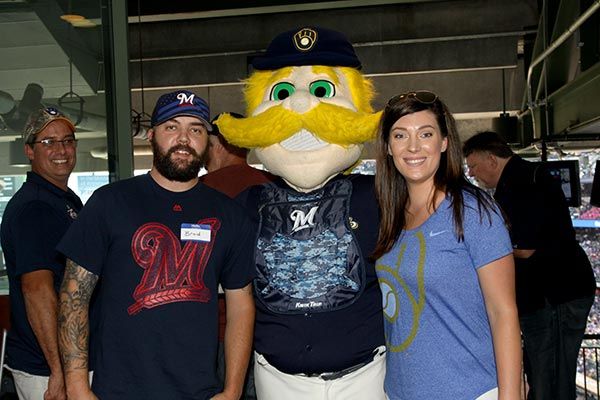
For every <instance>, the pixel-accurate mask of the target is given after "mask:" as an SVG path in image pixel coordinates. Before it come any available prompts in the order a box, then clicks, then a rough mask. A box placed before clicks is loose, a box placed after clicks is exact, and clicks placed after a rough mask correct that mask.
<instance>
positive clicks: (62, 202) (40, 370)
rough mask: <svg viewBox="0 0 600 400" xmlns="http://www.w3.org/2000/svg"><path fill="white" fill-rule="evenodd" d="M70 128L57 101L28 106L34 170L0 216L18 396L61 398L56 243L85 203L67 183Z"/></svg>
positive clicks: (71, 161) (61, 265)
mask: <svg viewBox="0 0 600 400" xmlns="http://www.w3.org/2000/svg"><path fill="white" fill-rule="evenodd" d="M74 132H75V126H74V125H73V123H72V122H71V121H70V120H69V119H68V118H67V117H65V116H64V115H63V114H61V113H60V112H59V111H58V110H56V109H54V108H45V109H39V110H37V111H35V112H34V113H32V115H31V116H30V117H29V120H28V121H27V123H26V125H25V129H24V132H23V140H24V141H25V154H26V155H27V157H28V158H29V160H30V162H31V172H28V173H27V181H26V182H25V184H24V185H23V186H22V187H21V189H19V191H18V192H17V193H16V194H15V195H14V196H13V198H12V199H11V200H10V201H9V203H8V205H7V207H6V210H5V211H4V216H3V218H2V229H1V232H2V233H1V237H2V250H3V251H4V257H5V260H6V269H7V272H8V278H9V285H10V303H11V330H10V332H9V334H8V339H7V365H8V367H9V369H10V370H11V371H12V373H13V377H14V380H15V386H16V389H17V393H18V395H19V398H20V399H22V400H29V399H35V400H37V399H41V398H44V399H45V400H54V399H65V398H66V397H65V385H64V379H63V371H62V368H61V364H60V359H59V355H58V339H57V333H56V330H57V328H56V315H57V310H58V295H57V293H58V290H59V287H60V283H61V281H62V277H63V273H64V269H65V257H64V256H62V255H61V254H59V253H58V252H57V251H56V250H55V247H56V245H57V244H58V242H59V240H60V238H61V237H62V236H63V234H64V233H65V231H66V230H67V228H68V227H69V226H70V225H71V222H72V221H73V219H75V218H76V217H77V213H78V212H79V211H80V210H81V207H82V204H81V200H80V199H79V197H77V195H76V194H75V193H73V191H72V190H71V189H69V188H68V187H67V182H68V180H69V176H70V175H71V171H73V168H74V167H75V161H76V145H77V140H76V139H75V135H74Z"/></svg>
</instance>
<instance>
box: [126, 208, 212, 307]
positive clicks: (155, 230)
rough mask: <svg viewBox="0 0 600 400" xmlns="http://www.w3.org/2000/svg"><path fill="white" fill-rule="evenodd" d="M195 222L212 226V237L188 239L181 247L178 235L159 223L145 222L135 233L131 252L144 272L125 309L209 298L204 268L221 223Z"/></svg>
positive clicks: (207, 299)
mask: <svg viewBox="0 0 600 400" xmlns="http://www.w3.org/2000/svg"><path fill="white" fill-rule="evenodd" d="M198 224H202V225H209V226H210V227H211V233H212V234H211V236H212V238H211V240H210V241H209V242H199V241H188V242H186V243H185V245H184V246H183V248H182V247H181V242H180V241H179V239H178V238H177V236H176V235H175V234H173V232H172V231H171V230H170V229H169V228H167V227H166V226H164V225H162V224H159V223H154V222H152V223H147V224H144V225H142V226H141V227H140V228H139V229H138V230H137V231H136V232H135V233H134V235H133V239H132V240H131V253H132V255H133V258H134V260H135V262H136V263H137V264H138V265H139V266H140V267H142V268H143V269H144V270H145V271H144V275H143V276H142V279H141V281H140V283H139V285H138V286H137V287H136V288H135V292H134V293H133V298H134V299H135V303H134V304H132V305H131V306H129V308H128V309H127V312H128V313H129V315H134V314H137V313H138V312H140V311H141V310H142V309H143V308H154V307H158V306H161V305H163V304H168V303H174V302H177V301H197V302H202V303H206V302H208V301H209V300H210V289H209V288H207V287H206V286H205V285H204V270H205V268H206V264H207V262H208V259H209V257H210V254H211V252H212V247H213V243H214V238H215V236H216V234H217V232H218V230H219V228H220V226H221V223H220V222H219V221H218V220H217V219H215V218H208V219H204V220H201V221H198Z"/></svg>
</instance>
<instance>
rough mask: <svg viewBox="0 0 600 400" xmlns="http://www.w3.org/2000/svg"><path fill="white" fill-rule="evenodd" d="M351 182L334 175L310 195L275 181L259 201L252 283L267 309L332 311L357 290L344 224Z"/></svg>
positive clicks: (353, 251)
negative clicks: (330, 180) (332, 179)
mask: <svg viewBox="0 0 600 400" xmlns="http://www.w3.org/2000/svg"><path fill="white" fill-rule="evenodd" d="M351 193H352V183H351V182H350V181H348V180H338V181H334V182H331V183H329V184H327V185H326V186H325V187H324V188H323V189H321V190H318V191H316V192H312V193H310V194H299V193H297V192H291V191H290V190H287V189H282V188H279V187H277V186H275V185H268V186H266V187H265V188H264V190H263V192H262V195H261V201H260V204H261V206H260V234H259V238H258V244H257V250H258V251H257V253H256V264H257V268H258V278H257V280H256V282H255V283H256V284H255V288H256V293H257V296H258V299H259V300H260V301H261V302H262V303H263V304H264V305H265V306H266V307H267V308H268V309H270V310H271V311H273V312H278V313H286V314H295V313H306V312H322V311H332V310H336V309H339V308H343V307H345V306H348V305H350V304H352V303H353V302H354V300H355V299H356V298H357V297H358V296H359V295H360V293H361V292H362V290H363V286H364V280H365V270H364V263H363V261H362V255H361V253H360V249H359V246H358V244H357V242H356V238H355V236H354V234H353V233H352V231H351V229H350V222H349V217H350V215H349V208H350V196H351Z"/></svg>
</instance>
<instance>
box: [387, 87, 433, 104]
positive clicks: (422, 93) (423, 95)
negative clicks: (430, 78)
mask: <svg viewBox="0 0 600 400" xmlns="http://www.w3.org/2000/svg"><path fill="white" fill-rule="evenodd" d="M410 98H413V99H416V100H417V101H418V102H420V103H423V104H433V103H435V101H436V100H437V99H438V96H437V94H435V93H433V92H430V91H428V90H418V91H416V92H406V93H402V94H398V95H396V96H394V97H392V98H391V99H390V101H388V103H387V105H388V106H393V105H394V104H396V103H398V102H400V101H404V100H406V99H410Z"/></svg>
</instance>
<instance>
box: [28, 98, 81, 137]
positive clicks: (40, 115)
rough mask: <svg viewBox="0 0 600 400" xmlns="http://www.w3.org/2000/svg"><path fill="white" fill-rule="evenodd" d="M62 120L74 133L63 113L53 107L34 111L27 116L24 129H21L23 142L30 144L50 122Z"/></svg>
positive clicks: (71, 123) (73, 127)
mask: <svg viewBox="0 0 600 400" xmlns="http://www.w3.org/2000/svg"><path fill="white" fill-rule="evenodd" d="M56 120H62V121H65V122H66V123H67V125H68V126H69V128H70V129H71V131H73V132H75V125H73V122H71V120H70V119H69V118H67V117H66V116H65V115H64V114H63V113H61V112H60V111H58V110H57V109H56V108H54V107H46V108H40V109H38V110H35V111H34V112H32V113H31V114H30V115H29V118H28V119H27V122H26V123H25V128H23V141H24V142H25V143H31V142H33V141H34V140H35V137H36V135H37V134H38V133H40V132H41V131H42V130H43V129H44V128H45V127H47V126H48V124H49V123H50V122H52V121H56Z"/></svg>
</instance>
